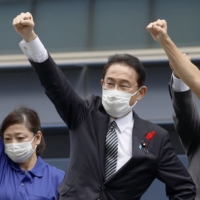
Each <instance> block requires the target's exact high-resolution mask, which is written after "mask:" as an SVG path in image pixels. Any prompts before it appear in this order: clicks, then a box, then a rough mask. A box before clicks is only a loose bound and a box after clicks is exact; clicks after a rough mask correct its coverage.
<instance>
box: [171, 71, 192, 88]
mask: <svg viewBox="0 0 200 200" xmlns="http://www.w3.org/2000/svg"><path fill="white" fill-rule="evenodd" d="M172 79H173V81H172V89H173V90H174V91H175V92H184V91H187V90H189V89H190V88H189V87H188V86H187V85H186V84H185V83H184V82H183V81H182V80H181V79H179V78H176V77H175V76H174V74H172Z"/></svg>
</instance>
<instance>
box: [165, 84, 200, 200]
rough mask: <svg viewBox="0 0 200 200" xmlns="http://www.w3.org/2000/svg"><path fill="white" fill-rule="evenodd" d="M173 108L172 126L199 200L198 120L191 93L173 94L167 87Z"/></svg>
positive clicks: (199, 148)
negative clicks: (183, 152) (187, 163)
mask: <svg viewBox="0 0 200 200" xmlns="http://www.w3.org/2000/svg"><path fill="white" fill-rule="evenodd" d="M169 89H170V95H171V98H172V103H173V107H174V111H175V113H174V116H173V118H174V125H175V129H176V131H177V133H178V134H179V136H180V139H181V143H182V145H183V148H184V150H185V153H186V154H187V156H188V161H189V165H188V171H189V173H190V175H191V176H192V179H193V181H194V183H195V185H196V190H197V197H196V200H197V199H198V200H200V119H199V115H198V111H197V109H196V105H195V103H194V102H193V99H192V92H191V91H190V90H188V91H186V92H174V91H173V89H172V88H171V85H169Z"/></svg>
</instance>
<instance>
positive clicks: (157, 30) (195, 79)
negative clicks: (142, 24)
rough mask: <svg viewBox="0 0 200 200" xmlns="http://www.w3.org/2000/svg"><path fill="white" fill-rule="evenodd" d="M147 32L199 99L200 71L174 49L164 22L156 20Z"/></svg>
mask: <svg viewBox="0 0 200 200" xmlns="http://www.w3.org/2000/svg"><path fill="white" fill-rule="evenodd" d="M147 30H148V31H149V32H150V34H151V36H152V37H153V39H154V40H155V41H157V42H158V43H159V44H160V45H161V46H162V48H163V49H164V51H165V52H166V55H167V56H168V58H169V61H170V63H171V64H172V66H173V68H174V70H175V71H176V73H177V74H178V75H179V77H180V78H181V79H182V80H183V81H184V82H185V83H186V84H187V85H188V86H189V87H190V89H191V90H192V91H193V92H194V93H195V94H196V95H197V97H198V98H199V99H200V71H199V69H198V68H197V67H196V66H195V65H194V64H192V63H191V62H190V61H189V60H188V59H187V58H186V57H185V56H184V55H183V54H182V53H181V52H180V50H179V49H178V48H177V47H176V45H175V44H174V43H173V41H172V40H171V38H170V37H169V35H168V34H167V23H166V21H165V20H160V19H159V20H157V21H155V22H153V23H150V24H149V25H148V26H147Z"/></svg>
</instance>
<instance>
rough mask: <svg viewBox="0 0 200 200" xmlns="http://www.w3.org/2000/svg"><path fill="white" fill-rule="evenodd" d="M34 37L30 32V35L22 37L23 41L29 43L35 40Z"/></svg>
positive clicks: (33, 33)
mask: <svg viewBox="0 0 200 200" xmlns="http://www.w3.org/2000/svg"><path fill="white" fill-rule="evenodd" d="M36 37H37V35H36V34H35V32H34V31H32V32H31V34H29V35H27V36H23V39H24V40H25V42H31V41H33V40H35V38H36Z"/></svg>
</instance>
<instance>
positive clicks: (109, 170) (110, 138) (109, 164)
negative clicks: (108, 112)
mask: <svg viewBox="0 0 200 200" xmlns="http://www.w3.org/2000/svg"><path fill="white" fill-rule="evenodd" d="M116 126H117V124H116V122H115V121H113V122H111V123H110V124H109V128H108V132H107V135H106V144H105V178H106V179H108V178H109V177H110V176H111V175H112V174H114V173H115V171H116V167H117V156H118V138H117V133H116V131H115V128H116Z"/></svg>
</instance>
